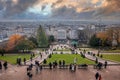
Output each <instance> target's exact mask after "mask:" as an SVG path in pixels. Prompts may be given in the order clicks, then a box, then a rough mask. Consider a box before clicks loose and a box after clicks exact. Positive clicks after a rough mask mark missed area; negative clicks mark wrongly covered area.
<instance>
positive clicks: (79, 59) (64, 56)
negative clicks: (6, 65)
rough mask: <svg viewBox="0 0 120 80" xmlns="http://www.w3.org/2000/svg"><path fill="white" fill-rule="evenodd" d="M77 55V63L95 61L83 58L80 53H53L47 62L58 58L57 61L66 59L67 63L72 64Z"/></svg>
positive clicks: (91, 62) (92, 62)
mask: <svg viewBox="0 0 120 80" xmlns="http://www.w3.org/2000/svg"><path fill="white" fill-rule="evenodd" d="M75 57H76V58H77V64H84V63H86V64H94V61H91V60H88V59H86V58H82V57H81V56H80V55H79V54H77V55H76V54H53V55H52V58H48V59H47V64H48V63H49V62H54V61H55V60H57V62H59V60H65V62H66V64H71V63H73V62H74V58H75Z"/></svg>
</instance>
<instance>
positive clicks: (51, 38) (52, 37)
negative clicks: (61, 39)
mask: <svg viewBox="0 0 120 80" xmlns="http://www.w3.org/2000/svg"><path fill="white" fill-rule="evenodd" d="M54 41H55V38H54V36H53V35H50V36H49V42H50V43H51V42H54Z"/></svg>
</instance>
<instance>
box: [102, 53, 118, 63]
mask: <svg viewBox="0 0 120 80" xmlns="http://www.w3.org/2000/svg"><path fill="white" fill-rule="evenodd" d="M103 59H106V60H112V61H117V62H120V54H103Z"/></svg>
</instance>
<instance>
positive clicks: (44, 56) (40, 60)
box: [26, 53, 49, 65]
mask: <svg viewBox="0 0 120 80" xmlns="http://www.w3.org/2000/svg"><path fill="white" fill-rule="evenodd" d="M48 55H49V54H45V53H44V54H42V58H41V56H40V55H39V56H37V57H36V58H34V59H33V60H32V61H30V60H29V61H27V62H26V65H30V64H31V63H32V64H33V65H34V64H35V61H39V63H41V62H43V60H44V59H46V58H47V57H48Z"/></svg>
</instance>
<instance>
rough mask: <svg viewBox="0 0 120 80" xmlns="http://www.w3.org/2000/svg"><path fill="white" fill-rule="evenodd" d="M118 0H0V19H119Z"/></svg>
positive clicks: (119, 6)
mask: <svg viewBox="0 0 120 80" xmlns="http://www.w3.org/2000/svg"><path fill="white" fill-rule="evenodd" d="M119 1H120V0H29V1H27V0H0V21H2V20H3V21H5V20H13V21H14V20H73V21H74V20H83V21H87V20H93V21H94V20H98V19H101V20H103V21H119V20H120V3H119Z"/></svg>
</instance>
